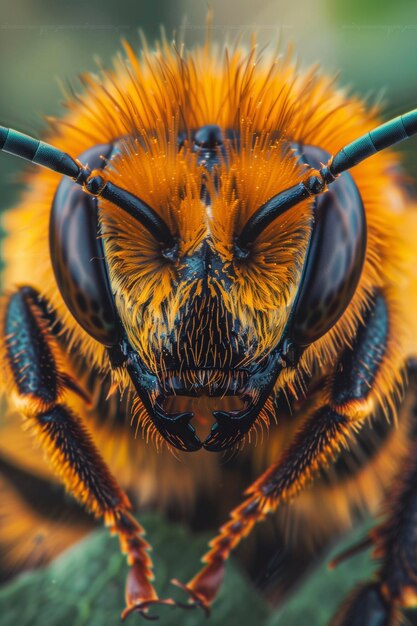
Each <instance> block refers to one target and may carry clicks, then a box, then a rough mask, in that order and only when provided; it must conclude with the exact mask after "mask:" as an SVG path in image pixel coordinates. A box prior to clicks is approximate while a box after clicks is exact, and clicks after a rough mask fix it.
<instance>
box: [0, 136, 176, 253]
mask: <svg viewBox="0 0 417 626" xmlns="http://www.w3.org/2000/svg"><path fill="white" fill-rule="evenodd" d="M0 150H2V151H3V152H8V153H9V154H13V155H15V156H17V157H20V158H22V159H27V160H28V161H31V162H32V163H36V164H37V165H42V166H43V167H47V168H48V169H50V170H53V171H55V172H58V174H63V175H64V176H69V177H70V178H72V179H73V180H74V181H75V182H76V183H77V184H79V185H81V186H82V187H83V189H84V190H85V191H86V192H87V193H90V194H91V195H93V196H98V197H101V198H104V199H105V200H109V201H110V202H112V203H113V204H115V205H116V206H118V207H119V208H120V209H122V210H123V211H125V212H126V213H128V214H129V215H131V216H132V217H134V218H135V219H137V220H138V221H139V222H140V223H141V224H142V225H143V226H144V227H145V228H146V229H147V230H148V231H149V232H150V233H151V235H152V236H153V237H154V238H155V239H156V240H157V241H158V242H159V243H160V244H162V245H163V247H164V255H165V256H167V257H169V258H171V257H172V258H173V256H174V254H175V250H176V246H177V244H176V241H175V238H174V236H173V235H172V233H171V231H170V229H169V227H168V225H167V224H166V222H165V221H164V220H163V219H162V218H161V217H160V216H159V215H158V214H157V213H156V211H154V210H153V209H152V208H151V207H150V206H149V205H147V204H146V203H145V202H143V201H142V200H140V198H138V197H136V196H134V195H133V194H131V193H129V192H128V191H126V190H125V189H122V188H121V187H118V186H117V185H113V183H110V182H106V181H105V180H104V179H103V178H102V177H101V176H92V175H91V170H90V169H89V168H88V167H84V166H83V165H82V164H80V163H78V162H77V161H75V160H74V159H73V158H72V157H71V156H70V155H69V154H67V153H66V152H62V150H59V149H58V148H54V147H53V146H51V145H49V144H47V143H45V142H44V141H40V140H39V139H34V138H33V137H29V135H25V134H23V133H19V132H18V131H16V130H13V129H12V128H5V127H4V126H0Z"/></svg>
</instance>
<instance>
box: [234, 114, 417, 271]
mask: <svg viewBox="0 0 417 626" xmlns="http://www.w3.org/2000/svg"><path fill="white" fill-rule="evenodd" d="M416 133H417V109H413V110H412V111H409V112H408V113H404V114H403V115H399V116H398V117H395V118H394V119H392V120H390V121H389V122H386V123H385V124H381V125H380V126H378V127H377V128H374V129H373V130H371V131H369V132H368V133H366V134H365V135H362V137H359V138H358V139H355V140H354V141H352V143H349V144H348V145H347V146H345V147H344V148H342V149H341V150H339V152H338V153H337V154H336V156H334V157H331V158H330V159H329V162H328V163H327V165H325V166H324V167H322V168H321V169H320V170H314V169H312V170H311V171H310V174H309V176H308V177H307V178H306V179H305V180H303V181H301V182H300V183H298V184H296V185H293V187H289V188H288V189H285V190H284V191H281V192H280V193H279V194H277V195H276V196H274V197H273V198H270V199H269V200H268V201H267V202H265V203H264V204H263V205H262V206H261V207H259V209H257V210H256V211H255V213H254V214H253V215H252V216H251V217H250V218H249V220H248V221H247V222H246V224H245V226H244V227H243V230H242V232H241V233H240V235H239V236H238V237H237V238H236V241H235V246H236V253H237V256H238V258H240V259H243V258H246V257H247V256H248V254H249V249H250V246H251V245H252V244H253V243H254V241H255V240H256V238H257V237H258V236H259V235H260V234H261V232H262V231H263V230H264V229H265V228H266V227H267V226H269V224H271V222H273V221H274V220H275V219H277V217H279V216H280V215H282V214H283V213H285V212H286V211H288V209H291V208H292V207H293V206H295V205H296V204H298V203H299V202H301V201H302V200H305V199H306V198H308V197H310V196H316V195H319V194H320V193H322V192H323V191H325V190H326V188H327V186H328V185H330V184H331V183H332V182H334V181H335V180H336V178H337V177H338V176H339V175H340V174H341V173H342V172H345V171H346V170H348V169H350V168H351V167H354V166H355V165H358V163H361V162H362V161H364V160H365V159H368V158H369V157H370V156H372V155H373V154H376V153H377V152H380V151H381V150H384V149H385V148H390V147H391V146H394V145H395V144H396V143H399V142H400V141H403V140H404V139H409V138H410V137H412V136H413V135H415V134H416Z"/></svg>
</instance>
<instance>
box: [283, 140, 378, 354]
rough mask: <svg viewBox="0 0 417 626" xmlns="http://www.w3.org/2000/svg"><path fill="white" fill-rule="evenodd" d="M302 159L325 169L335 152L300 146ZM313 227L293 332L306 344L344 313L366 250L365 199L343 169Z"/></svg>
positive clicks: (318, 206) (318, 201)
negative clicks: (330, 152)
mask: <svg viewBox="0 0 417 626" xmlns="http://www.w3.org/2000/svg"><path fill="white" fill-rule="evenodd" d="M296 151H297V152H298V154H299V157H300V160H301V161H304V162H305V163H308V164H309V165H310V166H311V167H314V168H316V169H320V167H321V163H327V161H328V160H329V158H330V155H329V154H328V153H327V152H325V151H324V150H322V149H320V148H317V147H314V146H299V145H298V146H296ZM314 215H315V218H314V226H313V231H312V235H311V240H310V244H309V250H308V253H307V259H306V262H305V267H304V271H303V275H302V279H301V284H300V287H299V290H298V294H297V297H296V301H295V304H294V308H293V313H292V322H291V328H290V333H289V334H290V337H291V338H292V340H293V341H294V342H295V343H296V344H297V345H298V346H307V345H309V344H311V343H313V342H314V341H316V340H317V339H319V338H320V337H322V336H323V335H324V334H325V333H326V332H327V331H328V330H330V328H332V326H334V324H335V323H336V322H337V321H338V319H339V318H340V317H341V316H342V314H343V313H344V311H345V310H346V307H347V306H348V304H349V303H350V301H351V299H352V296H353V294H354V293H355V290H356V287H357V285H358V282H359V279H360V276H361V272H362V267H363V263H364V260H365V252H366V218H365V211H364V207H363V202H362V198H361V196H360V193H359V190H358V188H357V186H356V184H355V182H354V180H353V178H352V176H351V175H350V173H349V172H344V173H343V174H341V175H340V176H339V178H338V179H337V180H336V181H335V182H334V183H333V184H332V185H331V187H330V188H329V189H328V191H326V192H325V193H324V194H322V195H321V196H318V197H317V199H316V206H315V210H314Z"/></svg>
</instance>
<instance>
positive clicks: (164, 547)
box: [0, 514, 373, 626]
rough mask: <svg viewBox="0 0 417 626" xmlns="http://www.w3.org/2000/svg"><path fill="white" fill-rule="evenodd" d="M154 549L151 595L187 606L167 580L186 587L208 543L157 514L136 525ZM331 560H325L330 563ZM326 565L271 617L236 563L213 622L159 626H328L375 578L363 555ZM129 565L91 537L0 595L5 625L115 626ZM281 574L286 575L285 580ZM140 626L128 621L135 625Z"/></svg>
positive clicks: (113, 545)
mask: <svg viewBox="0 0 417 626" xmlns="http://www.w3.org/2000/svg"><path fill="white" fill-rule="evenodd" d="M141 523H143V525H144V526H145V528H146V529H147V531H148V533H147V539H148V540H149V541H150V542H151V544H152V546H153V552H152V557H153V559H154V563H155V573H156V588H157V589H158V592H159V594H160V596H161V597H169V596H173V597H174V598H176V599H178V600H182V601H184V596H183V594H182V592H181V591H180V590H178V589H176V588H175V587H173V586H172V585H170V583H169V581H170V579H171V578H173V577H176V578H179V579H180V580H182V581H183V582H186V581H187V580H188V579H189V578H190V577H191V576H192V575H193V574H194V573H195V572H196V569H197V567H198V566H199V561H200V558H201V555H202V554H203V553H204V552H205V549H206V545H207V540H208V538H209V537H208V536H207V535H205V534H204V535H203V534H199V535H192V534H191V533H190V532H189V531H188V530H186V529H185V528H183V527H181V526H178V525H173V524H168V523H167V522H166V521H164V520H163V519H162V518H160V517H158V516H157V515H155V514H148V515H146V516H143V517H142V518H141ZM365 531H366V529H365V527H363V526H362V527H360V528H359V529H357V530H356V531H354V532H353V533H351V534H350V535H349V536H348V537H346V538H345V539H344V541H343V542H341V544H340V545H338V546H337V548H336V549H335V550H333V554H337V553H339V552H340V551H341V550H343V549H344V548H345V547H347V546H350V545H352V543H354V542H355V541H357V540H358V539H359V538H360V537H362V536H363V533H364V532H365ZM329 558H330V557H329ZM327 560H328V559H327V558H326V559H325V561H324V562H322V563H321V564H320V565H319V566H318V567H317V568H316V570H315V571H314V573H313V575H311V576H309V577H308V578H307V580H306V581H304V582H303V583H301V585H300V587H299V589H297V590H296V591H295V592H294V593H293V594H292V596H291V597H290V599H289V600H288V602H287V603H286V604H285V605H284V607H282V608H280V609H279V610H273V609H272V608H271V607H269V606H268V605H267V604H266V603H265V602H264V600H263V599H262V598H261V596H260V595H258V594H257V593H256V592H255V590H254V589H253V588H252V586H251V585H250V583H249V581H248V580H247V579H246V577H245V576H244V575H243V574H242V573H241V572H240V571H239V569H238V566H237V564H236V562H234V561H233V560H231V562H230V563H229V564H228V568H227V574H226V577H225V583H224V586H223V588H222V591H221V593H220V595H219V598H218V600H217V601H216V603H215V605H214V607H213V612H212V616H211V618H210V621H209V622H207V620H206V618H205V617H204V616H203V615H202V614H201V613H200V612H199V611H195V610H193V611H185V610H182V609H180V608H176V609H173V608H171V607H158V608H157V609H154V610H153V612H154V613H157V614H159V616H160V618H161V619H160V622H159V623H160V624H161V626H171V625H172V626H174V625H176V624H178V623H181V624H182V625H183V626H200V625H201V626H203V625H204V624H205V625H206V626H217V625H219V626H220V625H221V626H225V625H226V624H230V625H231V626H235V625H237V624H239V625H240V626H253V624H256V625H257V626H305V624H308V625H309V626H325V624H326V623H327V621H328V619H329V618H330V617H331V616H332V614H333V613H334V611H335V609H336V608H337V606H338V605H339V603H340V602H341V600H342V599H343V597H344V596H345V594H346V593H347V592H348V591H349V590H350V589H351V588H352V587H353V586H354V585H355V584H356V583H358V582H359V581H362V580H366V579H367V578H368V577H369V576H370V575H371V573H372V571H373V565H372V563H371V562H370V560H369V554H368V553H367V552H363V553H360V554H359V555H357V556H355V557H354V558H352V559H350V560H348V561H345V562H344V563H342V564H341V565H340V566H339V567H338V568H336V569H335V570H334V571H329V570H328V569H327V567H326V562H327ZM126 572H127V566H126V562H125V559H124V557H122V556H121V555H120V554H119V552H118V541H117V539H116V538H111V537H110V536H109V534H108V533H107V531H105V530H100V531H97V532H94V533H92V534H91V535H90V536H89V537H87V539H85V540H83V541H82V542H81V543H79V544H78V545H77V546H75V547H74V548H72V549H71V550H69V551H67V552H66V553H65V554H63V555H61V556H60V557H59V558H58V559H56V561H55V562H53V563H52V564H51V565H50V566H48V567H47V568H45V569H43V570H39V571H35V572H32V573H27V574H24V575H22V576H20V577H19V578H18V579H17V580H15V581H13V582H11V583H10V584H9V585H7V586H5V587H3V589H2V590H0V615H1V624H2V626H16V624H18V625H19V626H44V625H45V624H48V626H61V625H62V624H68V625H71V626H84V625H87V624H88V626H108V625H109V624H113V623H114V624H117V623H118V616H119V613H120V611H121V609H122V608H123V606H122V603H123V593H124V592H123V589H124V580H125V576H126ZM284 574H285V573H284ZM135 619H136V622H140V621H141V620H140V619H139V618H138V617H136V618H135V617H133V616H132V617H131V618H130V621H131V622H132V623H133V622H135Z"/></svg>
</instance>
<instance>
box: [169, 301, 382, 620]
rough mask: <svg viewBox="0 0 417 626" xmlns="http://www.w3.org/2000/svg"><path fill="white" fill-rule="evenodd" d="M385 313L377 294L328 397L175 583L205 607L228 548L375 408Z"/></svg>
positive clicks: (332, 454) (299, 485)
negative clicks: (188, 574) (195, 568)
mask: <svg viewBox="0 0 417 626" xmlns="http://www.w3.org/2000/svg"><path fill="white" fill-rule="evenodd" d="M387 344H388V313H387V307H386V303H385V300H384V298H383V296H382V295H381V294H376V295H375V298H374V301H373V306H372V308H371V309H370V310H369V312H368V314H367V316H366V319H365V320H364V323H363V324H362V325H361V326H360V327H359V329H358V333H357V337H356V340H355V344H354V346H353V347H352V348H348V349H346V350H345V352H344V353H343V354H342V356H341V359H340V361H339V363H338V364H337V366H336V369H335V372H336V373H335V375H334V377H333V379H332V380H331V381H329V382H328V389H327V392H326V394H327V402H326V403H325V404H324V406H322V407H320V408H319V409H317V410H315V411H313V413H312V415H311V416H310V417H309V418H308V419H307V421H306V422H305V424H304V425H303V426H302V427H301V429H300V431H299V432H298V434H297V435H296V436H295V438H294V441H293V442H292V444H291V445H290V447H289V448H288V449H287V451H286V452H285V453H284V455H283V456H282V458H281V459H280V461H279V462H278V463H276V464H275V465H273V466H272V467H271V468H270V469H268V470H267V471H266V472H265V473H264V474H263V475H262V476H261V477H260V478H259V479H258V480H257V481H256V482H255V483H254V484H253V485H251V487H250V488H249V489H248V490H247V492H246V495H247V496H248V497H247V498H246V500H245V501H244V502H243V503H242V504H241V505H240V506H239V507H237V508H236V509H234V510H233V511H232V512H231V515H230V517H231V519H230V521H229V522H227V523H226V524H225V525H224V526H222V527H221V528H220V532H219V534H218V535H217V537H215V538H214V539H213V540H212V542H211V543H210V547H211V549H210V550H209V552H208V553H207V554H206V555H205V556H204V558H203V562H205V563H206V565H205V567H204V568H203V569H202V570H201V571H200V572H199V573H198V574H197V575H196V576H195V577H194V578H193V579H192V580H191V581H190V582H189V583H188V584H187V585H183V584H182V583H180V582H179V581H177V580H174V581H173V582H174V584H176V585H178V586H180V587H181V588H183V589H184V590H185V591H186V592H187V593H188V594H189V602H191V603H194V604H195V605H199V606H201V607H202V608H203V609H204V610H205V611H206V612H208V611H209V607H210V605H211V603H212V602H213V600H214V599H215V597H216V595H217V593H218V590H219V588H220V585H221V582H222V579H223V575H224V567H225V563H226V561H227V559H228V557H229V555H230V553H231V551H232V550H233V549H234V548H235V547H236V546H237V545H238V544H239V542H240V541H241V540H242V539H243V538H244V537H246V536H247V535H248V534H249V533H250V531H251V530H252V528H253V526H254V525H255V524H256V523H257V522H258V521H260V520H262V519H264V518H265V517H266V515H267V514H268V513H270V512H272V511H274V510H276V508H277V507H278V506H279V504H280V503H281V502H288V501H290V500H291V498H293V497H294V496H295V495H296V494H297V493H298V492H299V491H300V490H301V489H302V488H303V487H304V486H305V485H306V484H308V483H309V482H310V481H311V479H312V478H313V476H314V475H315V474H316V473H317V472H318V471H319V470H320V469H321V468H324V467H326V466H327V465H328V464H329V463H330V462H331V461H332V460H334V459H335V458H336V456H337V454H338V452H339V451H340V449H341V447H342V446H347V444H348V442H349V439H350V438H351V437H353V436H354V435H355V433H356V432H357V431H358V430H359V428H360V426H361V424H362V423H363V421H364V419H366V418H368V417H369V416H370V415H371V414H372V413H373V411H374V410H375V408H376V398H375V395H376V392H375V391H374V389H373V387H374V382H375V379H376V377H377V376H378V375H379V372H380V370H381V368H382V367H383V366H384V365H385V361H384V357H385V353H386V349H387Z"/></svg>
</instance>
